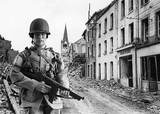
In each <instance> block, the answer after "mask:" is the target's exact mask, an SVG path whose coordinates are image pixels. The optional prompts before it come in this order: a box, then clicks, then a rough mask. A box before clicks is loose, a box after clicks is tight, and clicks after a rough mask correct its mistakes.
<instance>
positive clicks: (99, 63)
mask: <svg viewBox="0 0 160 114" xmlns="http://www.w3.org/2000/svg"><path fill="white" fill-rule="evenodd" d="M99 79H101V64H100V63H99Z"/></svg>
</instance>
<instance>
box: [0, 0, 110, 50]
mask: <svg viewBox="0 0 160 114" xmlns="http://www.w3.org/2000/svg"><path fill="white" fill-rule="evenodd" d="M111 1H112V0H0V34H1V36H2V37H4V38H5V39H6V40H9V41H11V44H12V48H13V49H15V50H18V51H23V50H24V48H25V47H27V46H28V47H30V46H31V38H30V37H29V35H28V33H29V27H30V23H31V22H32V21H33V20H34V19H36V18H43V19H45V20H47V22H48V24H49V27H50V32H51V35H50V36H49V38H48V39H47V46H48V47H53V49H54V50H55V51H57V52H60V49H61V40H62V39H63V34H64V28H65V25H66V26H67V32H68V40H69V42H70V43H73V42H75V41H77V40H78V39H80V38H81V37H82V33H83V31H84V30H85V28H86V25H85V23H86V22H87V20H88V10H89V3H90V15H92V14H93V13H94V12H95V11H98V10H99V9H103V8H104V7H106V6H107V5H108V4H109V3H111Z"/></svg>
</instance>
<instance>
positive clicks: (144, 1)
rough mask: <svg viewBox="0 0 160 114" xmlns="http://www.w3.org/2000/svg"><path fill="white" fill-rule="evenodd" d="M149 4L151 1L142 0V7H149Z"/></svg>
mask: <svg viewBox="0 0 160 114" xmlns="http://www.w3.org/2000/svg"><path fill="white" fill-rule="evenodd" d="M148 3H149V0H141V7H143V6H145V5H147V4H148Z"/></svg>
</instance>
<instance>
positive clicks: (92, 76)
mask: <svg viewBox="0 0 160 114" xmlns="http://www.w3.org/2000/svg"><path fill="white" fill-rule="evenodd" d="M92 77H93V76H92V64H91V79H92Z"/></svg>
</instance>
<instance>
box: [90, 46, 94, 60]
mask: <svg viewBox="0 0 160 114" xmlns="http://www.w3.org/2000/svg"><path fill="white" fill-rule="evenodd" d="M91 52H92V54H91V55H92V57H93V55H94V54H93V44H92V51H91Z"/></svg>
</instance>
